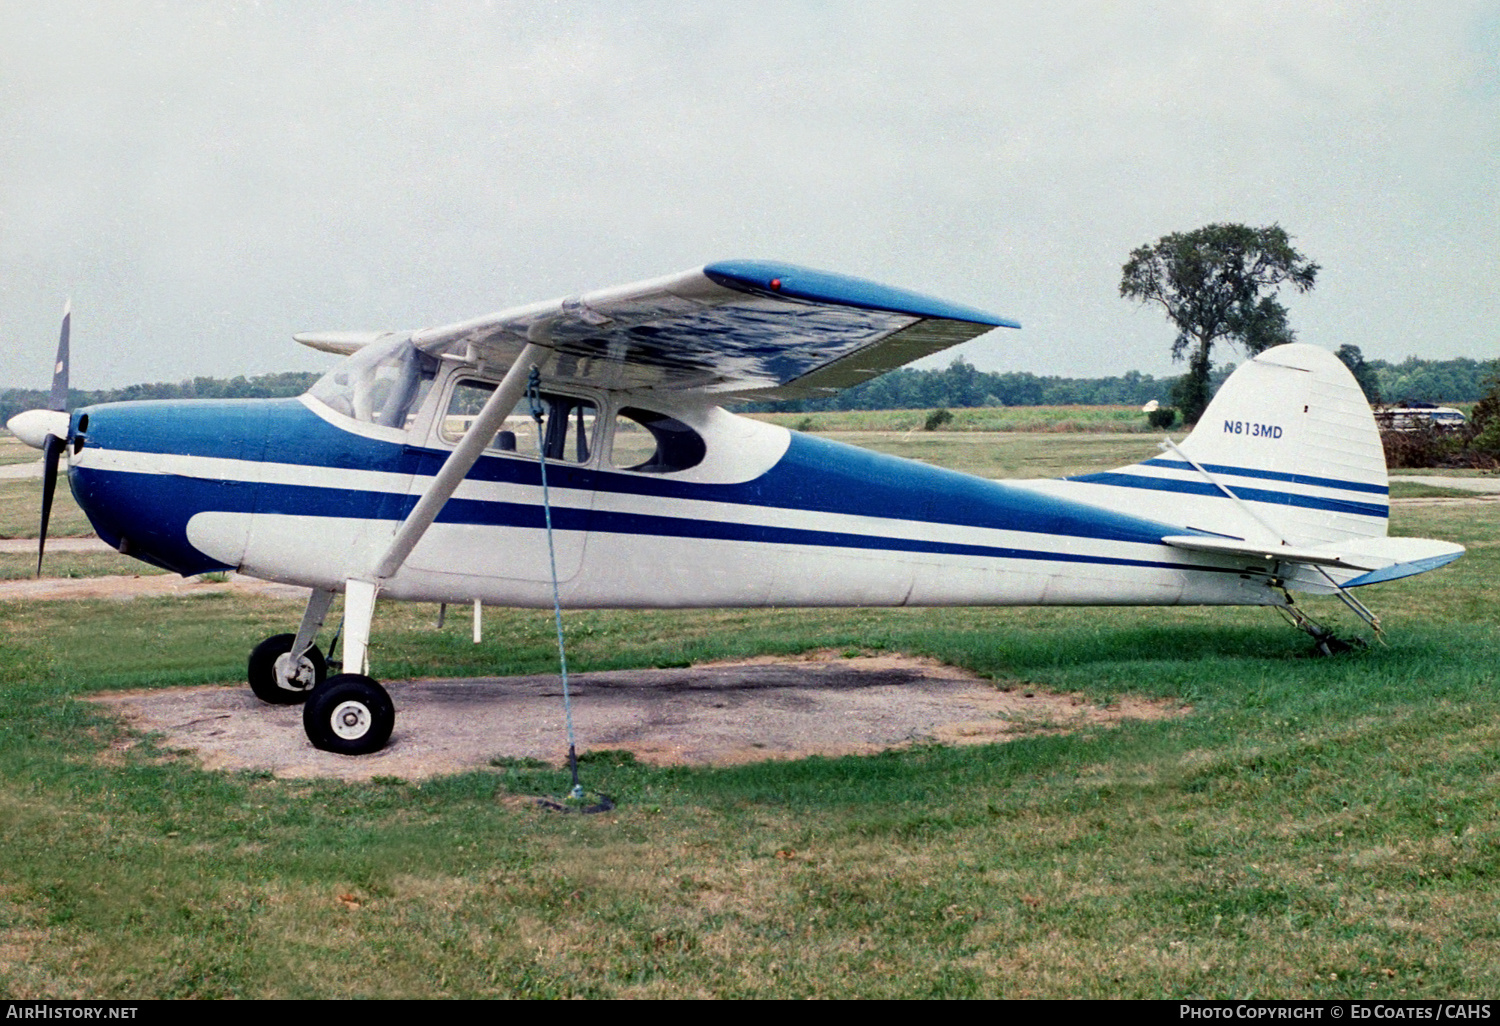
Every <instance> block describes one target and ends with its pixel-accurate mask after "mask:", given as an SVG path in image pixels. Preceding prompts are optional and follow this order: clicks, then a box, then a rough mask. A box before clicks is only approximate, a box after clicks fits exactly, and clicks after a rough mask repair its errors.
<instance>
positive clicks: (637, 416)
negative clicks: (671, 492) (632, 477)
mask: <svg viewBox="0 0 1500 1026" xmlns="http://www.w3.org/2000/svg"><path fill="white" fill-rule="evenodd" d="M707 451H708V450H707V447H706V446H705V445H704V444H703V436H702V435H700V434H698V432H696V431H694V430H693V429H692V428H690V427H688V426H687V425H686V424H684V423H683V422H682V421H680V420H678V419H676V418H675V417H668V416H667V415H666V414H665V413H655V412H653V411H651V410H642V409H637V408H636V407H633V406H626V407H623V408H621V410H620V412H619V413H617V414H616V415H615V431H614V440H613V441H612V442H611V443H610V454H609V461H610V463H612V464H613V465H614V466H616V467H618V468H619V469H620V470H630V471H634V472H635V473H637V474H672V473H675V472H677V471H679V470H687V469H688V468H689V467H696V466H697V465H698V464H700V463H702V462H703V457H704V455H705V453H706V452H707Z"/></svg>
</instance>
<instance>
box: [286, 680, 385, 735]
mask: <svg viewBox="0 0 1500 1026" xmlns="http://www.w3.org/2000/svg"><path fill="white" fill-rule="evenodd" d="M395 727H396V706H395V705H394V704H393V703H392V702H391V696H390V695H388V694H386V690H385V688H383V687H381V686H380V685H379V684H377V683H375V681H373V680H371V679H370V678H369V677H364V676H361V675H360V674H357V673H341V674H339V675H338V676H336V677H329V678H328V679H327V680H325V681H324V682H323V683H321V684H319V685H318V686H317V687H316V688H314V689H313V693H312V694H311V695H310V696H308V699H307V704H306V705H304V706H303V707H302V729H303V730H305V731H307V739H308V740H309V741H311V742H312V743H313V747H314V748H321V749H322V750H323V751H325V752H336V753H338V754H339V755H368V754H369V753H371V752H378V751H380V750H381V749H382V748H384V747H385V743H386V742H387V741H389V740H390V739H391V731H392V730H394V729H395Z"/></svg>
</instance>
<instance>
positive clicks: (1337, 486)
mask: <svg viewBox="0 0 1500 1026" xmlns="http://www.w3.org/2000/svg"><path fill="white" fill-rule="evenodd" d="M1038 485H1039V486H1040V490H1044V491H1047V492H1049V493H1053V494H1057V495H1060V496H1065V497H1067V498H1072V499H1078V500H1080V501H1083V502H1090V503H1094V504H1096V505H1101V506H1107V507H1109V508H1111V509H1118V510H1121V511H1122V512H1129V513H1133V514H1135V515H1138V516H1146V517H1150V518H1152V519H1155V520H1159V521H1162V522H1165V523H1172V524H1181V525H1183V526H1184V527H1189V528H1192V529H1194V530H1197V531H1204V532H1208V533H1211V534H1218V535H1222V536H1225V537H1230V538H1240V539H1253V540H1256V541H1275V542H1278V543H1284V544H1288V545H1320V544H1324V543H1327V542H1336V541H1344V540H1347V539H1355V538H1376V537H1383V536H1384V535H1385V532H1386V523H1387V520H1388V517H1389V514H1390V504H1389V491H1388V487H1387V480H1386V470H1385V451H1384V449H1383V448H1382V447H1381V444H1380V432H1379V430H1378V429H1377V428H1376V426H1375V417H1374V415H1373V414H1372V413H1371V412H1370V405H1369V403H1368V402H1367V401H1366V400H1365V396H1364V392H1363V391H1361V389H1360V387H1359V384H1358V383H1357V382H1356V381H1355V380H1354V376H1353V375H1352V374H1350V373H1349V370H1348V368H1346V367H1345V366H1344V364H1343V363H1342V362H1341V361H1340V360H1339V359H1338V358H1337V357H1336V356H1334V355H1333V354H1331V353H1329V352H1327V351H1326V350H1323V349H1319V348H1318V347H1317V346H1310V345H1303V344H1293V345H1285V346H1277V347H1276V348H1274V349H1268V350H1266V351H1265V352H1264V353H1261V354H1260V355H1259V356H1257V357H1256V358H1255V359H1253V360H1250V361H1249V362H1247V363H1245V364H1244V365H1243V366H1241V367H1240V368H1239V369H1238V370H1236V371H1235V372H1234V373H1233V374H1232V375H1230V377H1229V380H1228V381H1226V382H1225V383H1224V385H1223V387H1222V388H1220V389H1219V392H1218V394H1217V395H1216V396H1214V399H1213V402H1211V403H1210V404H1209V406H1208V409H1207V411H1205V412H1204V414H1203V418H1202V419H1201V420H1200V421H1199V422H1198V424H1197V426H1196V427H1194V429H1193V433H1192V434H1191V435H1189V436H1188V437H1187V439H1186V440H1185V441H1183V442H1182V443H1180V444H1179V445H1177V446H1176V447H1175V448H1174V447H1168V448H1166V449H1165V451H1163V453H1162V454H1161V455H1160V456H1158V457H1156V458H1155V459H1150V460H1147V461H1145V462H1144V463H1137V464H1134V465H1133V466H1129V467H1121V468H1120V469H1119V470H1113V471H1110V472H1108V473H1104V474H1088V475H1085V476H1083V477H1077V478H1069V479H1068V480H1067V481H1060V482H1049V483H1046V484H1042V483H1040V482H1039V483H1038Z"/></svg>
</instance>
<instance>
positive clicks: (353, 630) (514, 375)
mask: <svg viewBox="0 0 1500 1026" xmlns="http://www.w3.org/2000/svg"><path fill="white" fill-rule="evenodd" d="M543 350H544V347H543V346H539V345H537V344H536V343H535V342H528V343H527V344H526V348H525V349H522V350H521V353H520V355H519V356H517V357H516V360H515V362H514V363H512V364H511V365H510V370H508V371H506V373H505V378H504V379H503V380H502V381H501V382H500V385H499V387H498V388H496V389H495V391H493V392H492V393H490V398H489V400H488V401H487V402H486V403H485V404H484V408H483V409H481V410H480V411H479V415H478V416H477V417H475V418H474V422H473V423H472V424H470V425H469V430H468V431H466V432H465V433H464V436H463V438H462V439H461V440H460V441H459V443H458V445H457V447H455V448H454V450H453V452H452V453H450V454H449V455H448V458H447V459H446V460H444V461H443V465H442V466H441V467H440V468H438V472H437V474H436V476H434V477H433V479H432V483H431V484H430V485H428V486H427V490H426V491H425V492H423V493H422V497H421V498H420V499H418V500H417V504H416V505H415V506H414V507H412V511H411V512H410V513H408V514H407V515H406V519H405V520H404V521H402V523H401V526H400V527H399V528H398V529H397V530H396V536H395V537H394V538H392V539H391V544H390V548H388V549H386V551H385V555H383V556H381V558H380V561H379V562H378V563H376V564H375V569H374V571H373V572H372V573H371V574H370V576H368V577H358V578H351V579H349V580H348V581H346V582H345V586H344V609H345V615H344V619H345V623H344V668H345V669H346V670H347V671H348V672H350V673H361V674H363V673H367V672H368V668H367V664H368V651H367V650H368V647H369V643H370V620H371V619H372V618H373V616H374V613H375V596H376V593H378V592H379V591H380V585H381V583H382V582H384V581H386V580H389V579H390V578H391V577H393V576H395V574H396V572H397V571H398V570H400V569H401V567H402V565H403V564H404V563H405V562H406V557H407V556H409V555H411V550H412V549H414V548H416V547H417V543H418V542H419V541H421V540H422V536H423V535H424V534H426V533H427V529H428V528H429V527H431V526H432V522H433V521H434V520H436V519H437V515H438V513H440V512H442V509H443V507H444V506H445V505H447V503H448V500H449V499H450V498H452V497H453V493H454V492H456V491H457V490H458V486H459V485H460V484H461V483H462V482H463V479H464V477H465V476H466V475H467V474H468V473H469V470H470V469H471V468H472V467H473V466H474V464H475V463H476V462H478V460H479V456H480V454H481V453H483V452H484V450H485V448H486V447H487V446H488V445H489V444H490V441H491V440H492V439H493V438H494V437H495V432H497V431H499V430H500V428H501V427H502V426H503V425H504V423H505V418H506V417H507V416H508V415H509V414H510V411H511V410H513V409H515V406H516V403H518V402H520V401H521V397H522V396H523V395H525V394H526V378H527V375H528V374H529V373H530V371H531V366H532V364H534V363H538V362H540V361H541V359H542V353H543Z"/></svg>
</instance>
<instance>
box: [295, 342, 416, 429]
mask: <svg viewBox="0 0 1500 1026" xmlns="http://www.w3.org/2000/svg"><path fill="white" fill-rule="evenodd" d="M436 374H437V360H436V359H435V358H433V357H431V356H429V355H427V354H426V353H424V352H421V351H420V350H418V349H417V348H416V347H415V346H413V345H412V344H411V341H410V340H409V339H405V338H398V339H393V340H392V341H390V342H385V343H380V342H377V343H375V344H373V345H368V346H366V347H365V348H363V349H361V350H360V351H359V352H357V353H355V354H354V355H353V356H351V357H349V358H348V359H347V360H345V361H344V362H343V363H341V364H339V365H338V366H337V367H335V368H333V370H331V371H329V372H328V373H327V374H325V375H323V376H322V377H321V378H319V379H318V381H317V383H316V384H314V385H313V387H312V388H311V389H310V390H309V392H310V393H311V394H312V395H313V396H314V397H315V398H317V399H319V400H321V401H322V402H323V403H325V404H326V405H327V406H328V407H329V408H330V409H332V410H334V411H335V412H338V413H341V414H343V415H344V416H346V417H352V418H354V419H355V420H358V421H362V422H363V423H366V424H374V425H377V426H379V427H393V428H402V429H404V428H406V427H408V426H409V425H410V423H411V419H412V417H413V416H415V415H416V413H417V411H418V410H420V409H421V407H422V400H423V399H425V398H426V396H427V393H428V391H429V390H430V389H431V388H432V382H433V378H434V377H435V376H436Z"/></svg>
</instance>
